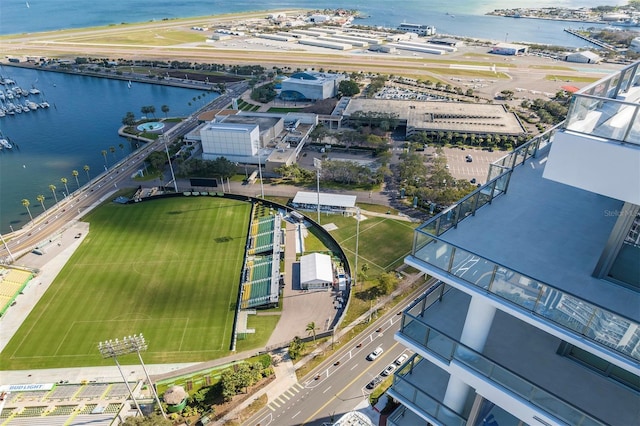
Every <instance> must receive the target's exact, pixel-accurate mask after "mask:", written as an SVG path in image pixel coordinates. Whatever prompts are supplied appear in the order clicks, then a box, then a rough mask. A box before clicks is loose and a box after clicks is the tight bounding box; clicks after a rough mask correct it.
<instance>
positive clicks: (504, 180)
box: [494, 172, 511, 196]
mask: <svg viewBox="0 0 640 426" xmlns="http://www.w3.org/2000/svg"><path fill="white" fill-rule="evenodd" d="M510 177H511V172H508V173H505V174H504V175H502V176H501V177H499V178H498V179H496V191H495V193H494V196H496V195H498V194H499V193H502V192H504V191H505V189H506V188H507V184H508V183H509V178H510Z"/></svg>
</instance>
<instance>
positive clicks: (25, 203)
mask: <svg viewBox="0 0 640 426" xmlns="http://www.w3.org/2000/svg"><path fill="white" fill-rule="evenodd" d="M29 204H31V203H30V202H29V200H27V199H26V198H24V199H23V200H22V205H23V206H24V208H25V209H27V213H29V217H30V218H31V222H33V216H31V210H29Z"/></svg>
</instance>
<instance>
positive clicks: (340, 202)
mask: <svg viewBox="0 0 640 426" xmlns="http://www.w3.org/2000/svg"><path fill="white" fill-rule="evenodd" d="M356 198H357V197H356V196H355V195H344V194H327V193H323V192H321V193H320V205H321V206H332V207H342V208H355V206H356ZM293 204H313V205H314V206H317V205H318V193H317V192H304V191H298V192H297V193H296V196H295V197H294V198H293Z"/></svg>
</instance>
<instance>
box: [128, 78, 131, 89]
mask: <svg viewBox="0 0 640 426" xmlns="http://www.w3.org/2000/svg"><path fill="white" fill-rule="evenodd" d="M127 87H128V88H129V89H131V80H129V83H127Z"/></svg>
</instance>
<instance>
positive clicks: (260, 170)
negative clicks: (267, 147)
mask: <svg viewBox="0 0 640 426" xmlns="http://www.w3.org/2000/svg"><path fill="white" fill-rule="evenodd" d="M258 171H259V173H260V194H262V199H263V200H264V185H263V183H262V153H261V152H260V148H258Z"/></svg>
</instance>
